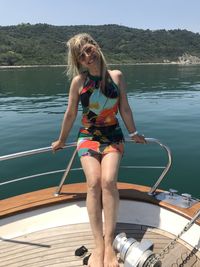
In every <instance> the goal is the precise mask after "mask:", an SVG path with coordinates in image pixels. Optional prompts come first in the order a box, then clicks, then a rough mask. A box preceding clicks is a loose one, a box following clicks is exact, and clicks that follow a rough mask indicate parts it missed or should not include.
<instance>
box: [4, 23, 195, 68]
mask: <svg viewBox="0 0 200 267" xmlns="http://www.w3.org/2000/svg"><path fill="white" fill-rule="evenodd" d="M80 32H87V33H90V34H91V35H92V36H93V37H94V38H95V39H96V40H97V41H98V42H99V44H100V46H101V47H102V50H103V52H104V53H105V55H106V58H107V61H108V63H136V62H137V63H139V62H163V61H164V60H169V61H176V60H177V58H178V57H179V56H182V55H183V54H184V53H188V54H191V55H193V56H198V57H200V34H198V33H193V32H190V31H186V30H169V31H166V30H157V31H151V30H140V29H134V28H128V27H125V26H119V25H103V26H87V25H84V26H52V25H48V24H36V25H31V24H20V25H17V26H6V27H5V26H4V27H1V26H0V65H1V66H2V65H27V64H29V65H30V64H66V47H65V42H66V41H67V40H68V39H69V38H70V37H71V36H73V35H74V34H77V33H80Z"/></svg>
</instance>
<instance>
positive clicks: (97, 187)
mask: <svg viewBox="0 0 200 267" xmlns="http://www.w3.org/2000/svg"><path fill="white" fill-rule="evenodd" d="M87 191H88V192H89V193H94V194H97V193H100V192H101V177H95V178H93V179H88V180H87Z"/></svg>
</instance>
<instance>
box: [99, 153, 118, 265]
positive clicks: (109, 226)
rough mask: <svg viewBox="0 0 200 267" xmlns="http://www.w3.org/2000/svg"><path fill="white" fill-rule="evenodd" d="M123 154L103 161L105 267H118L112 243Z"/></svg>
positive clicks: (113, 155) (110, 154) (116, 154)
mask: <svg viewBox="0 0 200 267" xmlns="http://www.w3.org/2000/svg"><path fill="white" fill-rule="evenodd" d="M120 160H121V154H120V153H117V152H114V153H109V154H106V155H104V156H103V158H102V161H101V179H102V181H101V186H102V200H103V211H104V220H105V222H104V225H105V229H104V235H105V236H104V245H105V252H104V267H118V266H119V263H118V261H117V257H116V253H115V252H114V250H113V247H112V243H113V239H114V232H115V227H116V221H117V214H118V205H119V193H118V189H117V176H118V170H119V164H120Z"/></svg>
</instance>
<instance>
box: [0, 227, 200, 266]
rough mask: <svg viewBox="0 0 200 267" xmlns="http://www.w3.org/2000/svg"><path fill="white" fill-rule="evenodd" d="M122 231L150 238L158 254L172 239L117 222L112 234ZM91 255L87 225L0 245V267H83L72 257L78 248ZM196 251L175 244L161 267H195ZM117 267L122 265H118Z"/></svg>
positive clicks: (199, 257)
mask: <svg viewBox="0 0 200 267" xmlns="http://www.w3.org/2000/svg"><path fill="white" fill-rule="evenodd" d="M120 232H126V234H127V237H133V238H135V239H137V240H138V241H140V240H141V239H150V240H151V241H152V242H153V243H154V252H155V253H159V252H160V251H161V250H162V249H163V248H164V247H165V246H166V245H167V244H168V243H169V242H170V239H171V238H173V236H172V235H171V234H169V233H165V232H163V231H161V230H158V229H156V228H149V227H146V226H141V225H134V224H127V223H118V224H117V230H116V234H117V233H120ZM82 245H84V246H86V247H87V248H88V251H89V252H91V251H92V248H93V246H94V244H93V239H92V234H91V230H90V226H89V224H88V223H83V224H76V225H68V226H61V227H55V228H51V229H46V230H43V231H39V232H34V233H31V234H28V235H23V236H20V237H18V238H14V239H7V240H2V242H0V267H7V266H9V267H27V266H28V267H35V266H37V267H47V266H48V267H50V266H52V267H74V266H79V267H80V266H83V263H82V261H83V258H80V257H76V256H74V252H75V250H76V249H77V248H79V247H80V246H82ZM199 254H200V253H199V251H197V250H195V249H193V250H190V249H189V247H188V245H186V244H184V243H183V242H182V241H181V243H180V242H178V243H177V244H176V245H175V247H174V248H173V249H171V250H170V253H167V254H166V255H165V257H164V259H163V261H162V266H163V267H169V266H173V267H175V266H184V267H199V266H200V255H199ZM120 266H123V264H122V263H120Z"/></svg>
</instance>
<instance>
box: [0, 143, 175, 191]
mask: <svg viewBox="0 0 200 267" xmlns="http://www.w3.org/2000/svg"><path fill="white" fill-rule="evenodd" d="M145 139H146V141H147V144H150V143H155V144H158V145H160V146H161V147H162V148H163V149H164V151H165V152H166V153H167V156H168V163H167V165H166V166H133V165H131V166H121V168H142V169H144V168H148V169H153V168H160V169H163V171H162V173H161V175H160V177H159V178H158V180H157V181H156V183H155V184H154V185H153V186H152V188H151V190H150V191H149V194H150V195H154V194H155V192H156V189H157V188H158V186H159V185H160V183H161V182H162V180H163V179H164V177H165V176H166V174H167V173H168V171H169V169H170V167H171V164H172V157H171V152H170V149H169V147H167V146H166V145H164V144H162V143H161V142H160V141H159V140H157V139H154V138H145ZM125 141H126V142H131V143H134V142H133V141H132V140H130V139H126V140H125ZM69 147H76V143H75V142H72V143H68V144H66V146H65V147H64V149H66V148H69ZM50 151H52V148H51V147H43V148H39V149H33V150H28V151H23V152H19V153H14V154H9V155H5V156H0V161H5V160H10V159H16V158H21V157H27V156H31V155H35V154H41V153H46V152H50ZM75 156H76V148H75V150H74V152H73V154H72V157H71V158H70V160H69V163H68V165H67V167H66V169H65V170H56V171H50V172H45V173H39V174H34V175H30V176H26V177H20V178H18V179H12V180H11V181H5V182H2V183H0V186H2V185H5V184H9V183H14V182H18V181H21V180H26V179H31V178H35V177H39V176H44V175H47V174H53V173H60V172H64V174H63V176H62V179H61V181H60V183H59V185H58V187H57V188H56V191H55V196H58V195H59V194H60V192H61V190H62V186H63V184H64V182H65V180H66V178H67V176H68V174H69V172H70V171H72V170H80V169H81V168H74V169H72V168H71V167H72V164H73V161H74V159H75Z"/></svg>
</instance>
